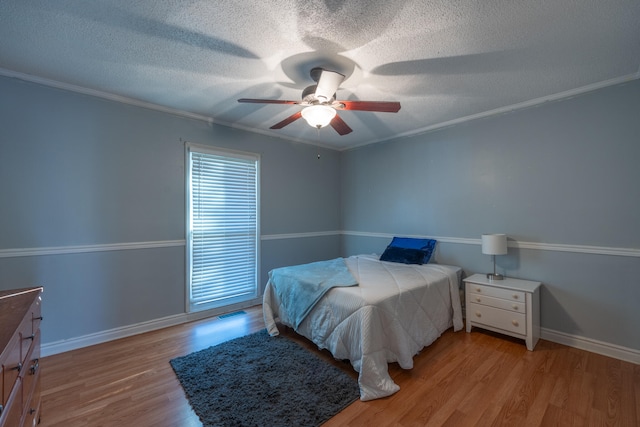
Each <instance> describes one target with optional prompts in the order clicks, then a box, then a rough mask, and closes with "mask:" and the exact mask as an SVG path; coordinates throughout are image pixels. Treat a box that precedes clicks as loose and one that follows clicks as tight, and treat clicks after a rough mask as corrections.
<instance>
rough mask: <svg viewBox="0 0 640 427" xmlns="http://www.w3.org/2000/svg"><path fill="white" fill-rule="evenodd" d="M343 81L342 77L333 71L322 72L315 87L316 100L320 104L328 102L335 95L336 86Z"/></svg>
mask: <svg viewBox="0 0 640 427" xmlns="http://www.w3.org/2000/svg"><path fill="white" fill-rule="evenodd" d="M343 80H344V75H342V74H340V73H337V72H335V71H328V70H322V74H320V79H319V80H318V86H317V87H316V98H318V100H319V101H320V102H328V101H330V100H331V99H332V98H333V96H334V95H335V93H336V91H337V90H338V86H340V83H342V81H343Z"/></svg>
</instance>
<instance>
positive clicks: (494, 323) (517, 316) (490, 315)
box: [467, 302, 527, 335]
mask: <svg viewBox="0 0 640 427" xmlns="http://www.w3.org/2000/svg"><path fill="white" fill-rule="evenodd" d="M467 317H468V318H469V319H470V320H471V321H472V322H473V323H474V324H477V325H478V326H480V327H482V325H481V324H484V325H487V326H491V327H494V328H498V329H502V330H505V331H509V332H513V333H516V334H521V335H526V333H527V324H526V317H525V315H524V313H516V312H514V311H509V310H502V309H500V308H494V307H489V306H486V305H482V304H476V303H473V302H470V303H468V304H467Z"/></svg>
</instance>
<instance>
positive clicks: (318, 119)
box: [302, 105, 336, 129]
mask: <svg viewBox="0 0 640 427" xmlns="http://www.w3.org/2000/svg"><path fill="white" fill-rule="evenodd" d="M335 116H336V110H335V109H333V108H331V107H329V106H327V105H311V106H309V107H306V108H304V109H303V110H302V117H303V118H304V119H305V120H306V121H307V123H309V126H311V127H314V128H317V129H320V128H323V127H325V126H327V125H328V124H329V123H331V120H333V118H334V117H335Z"/></svg>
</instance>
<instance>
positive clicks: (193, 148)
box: [185, 142, 261, 313]
mask: <svg viewBox="0 0 640 427" xmlns="http://www.w3.org/2000/svg"><path fill="white" fill-rule="evenodd" d="M192 152H194V153H201V154H210V155H214V156H221V157H229V158H235V159H241V160H250V161H255V179H256V182H255V192H256V194H255V197H256V199H255V201H256V211H255V218H256V223H255V226H256V227H255V233H256V234H255V239H256V240H255V266H254V273H255V277H254V288H253V289H254V293H253V294H252V295H250V296H248V295H245V296H241V297H234V298H230V299H228V300H225V301H224V302H218V303H216V302H209V303H206V304H194V303H193V302H192V298H191V286H192V281H191V276H192V271H191V270H192V266H193V238H192V237H193V236H192V224H191V222H192V205H191V197H192V158H191V153H192ZM260 163H261V156H260V155H259V154H257V153H250V152H245V151H238V150H231V149H226V148H220V147H215V146H209V145H201V144H193V143H190V142H185V208H186V209H185V242H186V243H185V285H186V286H185V291H186V293H185V310H186V312H187V313H199V312H203V311H207V310H217V311H220V309H224V308H225V307H232V306H233V308H243V307H249V306H251V305H255V304H256V303H259V302H260V294H261V288H260V284H259V279H260Z"/></svg>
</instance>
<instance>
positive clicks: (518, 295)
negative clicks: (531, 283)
mask: <svg viewBox="0 0 640 427" xmlns="http://www.w3.org/2000/svg"><path fill="white" fill-rule="evenodd" d="M467 292H468V293H469V294H471V295H474V296H475V295H476V294H477V295H486V296H489V297H495V298H503V299H507V300H511V301H520V302H525V297H524V295H525V293H524V292H521V291H516V290H512V289H502V288H496V287H493V286H484V285H478V284H477V283H468V282H467ZM472 299H473V297H472Z"/></svg>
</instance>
